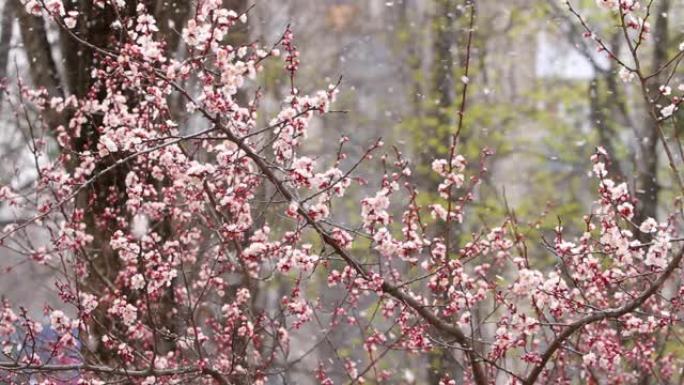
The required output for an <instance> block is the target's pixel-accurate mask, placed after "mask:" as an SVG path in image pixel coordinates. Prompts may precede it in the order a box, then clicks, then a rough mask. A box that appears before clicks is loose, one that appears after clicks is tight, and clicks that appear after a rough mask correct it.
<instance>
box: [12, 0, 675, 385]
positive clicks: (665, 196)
mask: <svg viewBox="0 0 684 385" xmlns="http://www.w3.org/2000/svg"><path fill="white" fill-rule="evenodd" d="M65 3H67V2H65ZM150 3H155V2H150ZM157 3H158V4H157ZM157 3H155V4H156V9H157V11H158V12H157V14H158V15H161V16H160V17H158V19H159V20H158V24H159V25H160V27H161V29H162V33H167V34H168V36H171V38H172V39H173V38H177V31H176V30H175V27H176V26H178V25H182V23H183V21H184V20H186V19H187V17H188V15H190V14H191V9H192V4H191V1H189V0H188V1H187V2H186V1H185V0H165V1H160V2H157ZM227 3H230V5H231V6H232V7H233V8H235V9H238V10H246V9H249V15H250V19H249V22H248V24H247V25H246V26H245V27H244V28H243V29H241V30H240V31H236V33H235V35H234V36H233V37H231V38H232V39H235V42H236V43H238V44H244V43H248V42H252V41H258V42H260V43H262V44H265V45H270V44H272V43H274V42H276V41H278V39H279V37H280V36H281V35H282V33H283V31H284V30H285V28H286V26H288V25H290V26H291V27H292V30H293V31H294V33H295V41H296V44H297V47H298V48H299V50H300V52H301V67H300V72H299V75H298V87H299V88H300V89H301V90H302V91H303V92H305V93H306V92H309V91H315V90H317V89H320V88H321V87H326V86H327V85H328V84H330V83H335V82H337V80H338V79H339V78H340V77H342V82H341V86H340V90H341V93H340V96H339V99H338V102H337V103H336V105H335V106H334V108H335V109H336V110H339V111H340V112H339V113H334V114H331V115H329V116H327V117H326V118H325V119H324V120H321V121H317V122H316V123H315V128H314V131H313V132H312V135H311V141H310V144H309V148H307V151H308V152H309V153H311V154H315V155H317V156H323V157H334V153H335V151H336V149H337V147H338V145H339V138H340V137H341V136H343V135H346V136H348V137H349V138H350V139H351V144H352V145H351V146H349V148H350V149H351V148H356V149H357V151H356V152H354V151H351V152H350V154H349V155H350V159H351V160H354V159H355V158H357V157H358V156H360V155H361V154H362V153H363V151H364V148H366V147H367V146H368V145H369V144H370V143H371V142H373V141H374V140H376V139H377V138H379V137H382V138H383V140H384V141H385V143H388V144H392V145H396V147H397V148H398V149H399V150H401V151H402V152H403V153H404V154H406V155H407V156H408V157H409V158H410V159H412V166H413V168H414V172H415V177H416V180H417V181H418V183H419V187H420V188H421V195H420V197H419V198H420V199H421V200H422V202H423V203H429V202H430V201H431V200H434V199H435V197H436V193H435V192H434V191H435V187H436V185H437V183H438V181H437V179H435V176H434V175H432V173H431V171H430V163H431V161H432V160H433V159H435V158H438V157H445V155H446V152H447V150H448V146H449V141H450V137H451V133H452V132H453V131H454V130H455V128H456V124H457V118H458V110H459V107H460V102H461V96H460V95H461V91H462V88H463V86H464V80H463V79H462V77H463V74H464V65H465V63H466V55H467V52H466V49H465V47H466V38H467V32H468V23H469V18H468V17H469V12H466V9H465V8H464V6H463V5H464V1H462V0H254V1H243V0H230V1H227ZM474 3H475V9H476V11H475V24H474V25H475V27H474V33H473V42H472V50H471V51H472V52H471V60H470V76H469V78H468V82H469V93H468V99H467V112H466V116H465V121H464V127H463V131H462V135H461V141H460V144H459V148H458V151H459V152H460V153H462V154H464V156H466V157H467V158H468V159H471V160H472V161H473V163H477V158H478V154H479V153H480V152H481V150H482V149H483V148H484V147H487V148H490V149H492V150H493V151H494V153H495V155H494V156H493V157H491V158H490V159H489V161H488V163H487V168H488V169H489V173H488V174H486V176H485V179H484V180H483V183H482V185H481V187H480V188H479V189H478V190H477V200H476V203H475V204H474V205H473V206H471V207H470V208H469V210H470V211H471V215H468V218H469V219H468V220H467V221H466V222H465V223H464V224H463V225H462V229H461V233H462V234H463V241H464V242H465V241H467V236H468V234H470V233H471V232H472V231H474V229H476V228H481V227H482V226H483V225H484V226H485V227H495V226H498V225H500V223H496V220H497V219H500V218H501V214H502V212H504V211H514V212H515V215H516V217H517V218H518V220H519V222H520V223H521V229H523V231H524V235H525V236H526V237H528V238H529V239H530V240H531V242H530V245H531V247H533V248H537V250H538V251H541V250H542V249H543V248H542V246H541V239H542V237H544V235H545V234H546V235H548V236H550V237H552V236H553V235H552V229H553V228H554V227H555V226H557V225H558V223H559V221H560V222H561V223H563V225H564V226H565V228H566V229H567V230H568V231H570V232H572V231H581V229H582V224H583V222H582V218H583V215H585V214H589V213H591V202H592V200H593V199H594V196H595V195H594V190H595V183H594V182H593V181H592V179H591V178H590V177H589V176H588V171H589V169H590V162H589V156H590V155H591V154H592V153H593V152H594V151H595V148H596V146H599V145H601V146H603V147H605V148H606V149H607V150H608V151H609V153H610V154H611V157H612V158H613V160H614V161H613V163H612V164H611V170H610V171H611V172H612V173H613V175H615V176H616V177H615V179H619V180H624V181H626V182H628V184H629V186H630V189H632V191H634V192H636V195H637V196H638V197H639V198H640V199H641V201H642V203H641V206H640V207H639V214H638V218H637V219H636V220H635V222H636V223H639V222H640V219H639V218H646V217H655V218H658V219H661V220H662V219H664V218H665V217H666V216H667V214H668V213H669V212H671V211H672V210H673V209H675V208H677V207H678V206H677V204H678V202H675V201H673V195H674V194H673V193H672V189H671V186H672V179H671V176H670V174H669V172H668V168H667V165H666V161H665V157H664V155H663V154H662V150H661V148H660V147H659V145H658V143H657V137H656V136H655V135H656V131H655V130H654V128H653V122H652V120H651V119H650V118H649V116H648V111H647V107H648V106H647V105H646V103H645V102H644V100H643V98H642V94H641V93H640V91H639V89H638V85H637V84H636V82H634V81H633V82H624V81H623V79H621V77H620V75H619V71H618V70H619V67H618V66H617V65H616V63H615V62H614V61H611V60H608V59H607V56H606V55H605V53H602V52H598V51H597V49H596V46H595V43H594V42H593V41H592V40H590V39H587V38H585V37H584V36H583V33H584V30H583V29H582V26H581V25H580V24H579V23H578V21H577V19H576V18H575V16H573V14H572V13H570V12H569V11H568V10H567V7H566V6H565V5H564V3H563V2H561V1H558V0H548V1H545V0H506V1H502V0H477V1H474ZM572 3H573V5H574V6H575V8H576V9H577V11H578V12H579V13H580V14H582V15H583V17H584V18H585V19H586V20H587V22H588V24H589V25H591V26H592V27H593V28H595V33H596V34H598V35H600V36H601V37H602V39H603V41H604V42H605V44H606V45H607V46H608V47H609V48H610V49H611V51H613V52H615V53H616V54H617V55H618V56H619V57H623V56H624V57H627V56H628V52H627V49H626V46H625V41H624V39H623V36H622V30H621V29H619V28H617V27H616V22H617V19H616V18H615V17H614V15H612V14H611V13H610V12H608V11H605V10H603V9H601V8H599V7H597V6H596V3H595V1H594V0H574V1H572ZM0 6H1V7H2V8H1V9H2V17H1V20H0V23H1V25H0V78H6V80H5V83H4V84H5V85H6V86H11V87H14V86H16V85H17V84H25V85H30V84H35V83H39V84H40V85H45V84H46V82H47V83H49V84H52V83H50V82H53V80H54V79H61V80H64V79H67V80H68V81H66V83H69V86H67V87H63V88H62V89H60V86H59V85H56V86H55V89H56V90H61V91H60V92H66V93H67V94H68V93H69V92H75V93H77V92H76V90H77V89H78V80H73V79H74V78H75V76H73V73H74V72H78V73H80V74H86V76H87V67H82V66H81V65H85V64H84V63H87V61H81V62H79V61H78V60H80V59H79V58H83V57H85V56H87V54H86V53H84V52H83V51H82V48H73V47H68V45H66V44H65V43H64V41H63V36H61V35H60V32H59V31H57V29H56V27H55V26H54V25H51V24H49V23H44V22H43V20H41V19H40V18H31V17H27V16H26V15H25V13H24V12H23V7H22V6H21V4H20V2H19V0H0ZM653 7H654V11H653V14H652V16H651V25H652V29H651V31H650V36H649V38H648V40H647V43H646V44H645V46H644V47H643V48H642V50H641V55H642V57H641V59H642V66H643V67H644V68H645V69H646V70H645V71H646V72H647V73H650V72H653V71H654V70H655V69H657V68H660V67H662V66H663V65H664V64H665V63H666V61H667V60H668V59H669V58H670V57H672V56H673V54H675V53H676V52H677V51H678V50H679V49H680V44H682V42H684V0H659V1H655V2H654V3H653ZM178 44H179V45H178V47H177V53H180V52H183V46H182V42H181V43H178ZM46 52H47V53H49V54H46ZM50 60H52V62H50ZM78 63H81V64H78ZM678 71H679V72H675V73H672V74H670V73H666V72H663V73H661V74H660V75H659V76H656V77H655V78H654V79H652V83H651V87H652V88H653V89H652V92H653V95H652V97H653V98H654V99H656V100H657V98H658V97H660V96H659V94H658V90H657V86H658V85H659V84H662V83H663V82H664V81H665V78H666V77H668V76H670V77H671V79H672V80H671V86H672V88H673V89H676V88H677V85H679V84H681V83H683V82H684V78H683V77H682V72H684V70H682V69H680V70H678ZM81 76H82V75H81ZM76 77H78V76H76ZM19 82H23V83H19ZM55 84H57V83H55ZM253 86H254V87H255V88H256V87H257V86H259V87H261V88H262V91H263V92H264V94H265V102H264V104H263V109H262V112H261V116H262V118H263V119H264V121H267V120H269V119H270V117H272V116H273V114H275V113H276V112H277V111H278V110H279V108H280V103H281V101H282V99H283V97H284V96H286V95H287V93H288V92H289V81H288V79H287V76H286V74H285V72H284V71H283V67H282V62H281V61H278V60H273V61H271V62H269V63H268V64H267V65H266V68H265V70H264V72H263V74H262V75H261V76H260V78H259V83H258V84H254V85H253ZM678 92H680V93H681V91H678ZM4 96H5V95H4V93H3V94H0V98H2V99H0V103H2V104H1V105H0V107H1V108H2V113H1V114H0V186H2V185H11V186H12V187H13V188H14V189H15V190H18V191H21V190H22V186H30V185H31V183H32V181H33V180H35V178H36V173H35V170H34V168H32V167H31V166H32V165H33V162H34V161H35V160H34V159H33V158H32V155H31V152H30V151H27V145H28V144H29V137H30V135H29V134H30V132H29V129H30V127H28V126H27V124H26V119H24V118H23V116H21V114H20V112H19V111H18V110H17V109H16V106H12V105H11V104H9V103H8V102H7V100H6V98H5V97H4ZM681 110H682V109H680V112H679V115H681V114H682V113H681ZM187 122H188V126H187V127H185V128H184V129H185V130H187V131H192V130H196V129H198V128H197V127H193V121H192V120H191V119H190V120H188V121H187ZM683 129H684V123H683V122H682V119H681V116H680V117H679V118H678V117H676V116H675V119H673V120H672V121H671V123H669V124H668V140H671V141H676V140H678V135H679V133H680V132H681V131H682V130H683ZM675 156H676V157H677V158H678V159H680V157H681V154H680V153H678V154H675ZM360 173H361V176H363V177H364V178H366V179H368V180H369V181H374V182H371V183H376V184H377V181H378V178H379V177H380V176H381V175H380V174H379V170H376V169H373V168H369V167H366V168H362V170H361V171H360ZM355 194H356V195H355V197H352V198H351V199H349V201H348V202H347V204H348V210H346V209H344V208H342V209H341V210H337V211H336V212H337V214H336V215H338V216H339V219H340V220H342V221H347V222H353V221H354V220H356V219H358V215H359V213H358V203H357V202H358V199H356V198H359V197H362V196H363V194H364V192H363V191H362V190H361V189H357V191H356V192H355ZM16 215H17V214H16V213H15V212H13V211H12V208H11V207H9V205H7V204H5V203H3V202H0V225H5V224H8V223H11V222H13V221H15V220H16ZM2 253H4V254H2V255H0V268H2V269H4V272H5V273H7V272H10V271H11V272H13V274H3V275H2V276H1V278H0V296H2V297H5V298H8V299H11V300H13V301H17V300H19V301H22V302H24V303H27V305H28V306H33V308H32V309H31V310H32V311H33V312H40V311H41V310H42V306H43V302H44V299H46V298H48V299H50V298H53V300H54V292H55V290H54V282H53V281H52V280H51V279H50V277H51V274H52V273H51V271H50V269H48V268H45V269H42V270H41V268H39V267H37V266H36V265H35V264H29V263H25V261H23V260H18V259H16V258H13V256H12V255H11V253H8V251H7V250H5V249H3V251H2ZM538 258H539V260H540V261H542V262H540V263H543V261H544V258H547V257H545V255H544V253H543V252H540V253H539V254H538ZM548 258H549V260H548V263H553V262H552V260H551V257H548ZM17 272H21V273H17ZM24 274H30V275H31V276H32V277H44V278H42V279H40V280H33V279H32V280H30V281H28V280H25V279H22V276H23V275H24ZM36 282H39V284H36ZM277 298H278V296H277V294H274V295H273V297H272V298H271V300H277ZM335 338H344V336H336V337H335ZM301 339H302V341H301V343H300V344H299V345H298V346H299V348H298V349H299V350H301V351H302V352H304V351H306V350H307V349H308V348H309V346H307V343H306V336H302V337H301ZM324 350H325V349H323V352H322V353H320V354H321V355H322V357H325V355H326V354H327V355H330V356H332V355H333V354H337V353H335V352H333V351H328V352H325V351H324ZM341 354H345V353H344V352H342V353H341ZM321 355H319V356H316V357H312V358H311V361H312V365H314V362H319V361H320V360H321ZM402 359H406V357H403V358H402ZM435 360H436V361H435V362H428V363H421V364H414V365H409V364H406V365H403V367H405V368H406V369H405V371H406V372H405V379H406V383H436V382H435V381H433V380H434V379H433V380H430V376H431V374H430V373H431V370H432V369H435V368H438V367H439V366H440V365H446V363H444V362H442V361H441V360H442V359H441V358H439V357H437V358H435ZM447 361H448V360H447ZM398 367H402V365H398ZM288 375H291V376H295V377H296V376H297V373H296V372H292V373H289V374H288ZM424 381H426V382H424ZM303 383H306V382H303Z"/></svg>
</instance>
